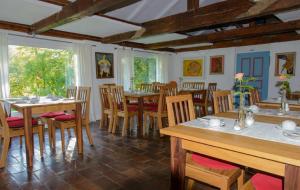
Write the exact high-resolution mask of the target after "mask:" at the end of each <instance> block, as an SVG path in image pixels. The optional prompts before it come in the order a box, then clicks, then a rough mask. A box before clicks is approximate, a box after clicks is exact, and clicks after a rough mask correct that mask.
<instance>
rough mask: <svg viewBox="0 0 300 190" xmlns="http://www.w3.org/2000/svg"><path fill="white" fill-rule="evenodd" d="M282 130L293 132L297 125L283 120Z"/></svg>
mask: <svg viewBox="0 0 300 190" xmlns="http://www.w3.org/2000/svg"><path fill="white" fill-rule="evenodd" d="M281 126H282V129H283V130H288V131H294V130H296V127H297V124H296V123H295V122H294V121H291V120H285V121H283V122H282V124H281Z"/></svg>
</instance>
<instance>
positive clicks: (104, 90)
mask: <svg viewBox="0 0 300 190" xmlns="http://www.w3.org/2000/svg"><path fill="white" fill-rule="evenodd" d="M109 93H110V86H107V85H99V95H100V102H101V108H102V110H106V109H110V108H111V107H110V106H109V99H108V97H109Z"/></svg>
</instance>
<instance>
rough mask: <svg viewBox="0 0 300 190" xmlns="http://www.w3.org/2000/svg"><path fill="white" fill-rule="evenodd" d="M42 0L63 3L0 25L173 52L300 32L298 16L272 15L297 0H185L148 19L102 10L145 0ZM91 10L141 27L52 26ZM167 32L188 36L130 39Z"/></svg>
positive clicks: (289, 36)
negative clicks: (208, 0)
mask: <svg viewBox="0 0 300 190" xmlns="http://www.w3.org/2000/svg"><path fill="white" fill-rule="evenodd" d="M42 1H43V2H46V3H50V4H54V5H58V6H62V9H61V11H59V12H57V13H55V14H53V15H51V16H49V17H47V18H41V20H40V21H38V22H36V23H34V24H32V25H24V24H19V23H9V22H6V21H0V28H1V29H7V30H15V31H20V32H26V33H30V34H39V35H47V36H54V37H62V38H70V39H79V40H92V41H98V42H102V43H108V44H118V45H122V46H128V47H136V48H142V49H149V50H158V51H170V52H184V51H196V50H205V49H213V48H224V47H234V46H245V45H255V44H263V43H273V42H282V41H292V40H299V39H300V35H299V34H297V33H296V32H295V31H297V30H300V20H295V21H289V22H282V21H281V20H280V19H278V18H276V17H275V16H274V14H276V13H280V12H284V11H290V10H296V9H299V8H300V1H299V0H256V1H251V0H226V1H221V2H219V3H215V4H211V5H208V6H204V7H201V6H200V4H199V0H186V1H187V11H186V12H183V13H179V14H175V15H171V16H167V17H163V18H159V19H156V20H151V21H147V22H145V23H132V22H130V21H126V20H122V19H117V18H112V17H108V16H106V15H104V14H105V13H107V12H110V11H113V10H117V9H120V8H122V7H126V6H129V5H131V4H134V3H137V2H139V1H141V0H113V1H111V0H77V1H74V2H70V1H67V0H42ZM92 15H98V16H104V17H108V18H109V19H114V20H118V21H120V22H124V23H129V24H133V25H137V26H140V27H141V29H140V30H138V31H130V32H125V33H121V34H116V35H112V36H107V37H104V38H101V37H98V36H90V35H83V34H77V33H71V32H64V31H58V30H54V28H56V27H58V26H61V25H64V24H67V23H70V22H73V21H75V20H79V19H82V18H83V17H87V16H92ZM208 30H209V31H213V32H210V33H205V32H204V34H197V32H198V33H199V32H200V33H201V32H202V31H208ZM169 33H179V34H184V35H186V36H187V37H186V38H185V39H180V40H171V41H165V42H158V43H151V44H142V43H136V42H132V40H136V39H141V38H145V37H151V36H157V35H162V34H169ZM201 43H205V44H207V43H209V44H210V45H205V46H203V45H199V46H198V44H201ZM185 46H187V47H185ZM188 46H191V47H188ZM175 47H178V48H175Z"/></svg>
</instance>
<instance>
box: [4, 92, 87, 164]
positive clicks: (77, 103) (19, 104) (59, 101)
mask: <svg viewBox="0 0 300 190" xmlns="http://www.w3.org/2000/svg"><path fill="white" fill-rule="evenodd" d="M1 101H2V102H3V105H4V108H5V111H6V114H7V115H8V116H9V115H13V114H14V113H13V112H12V110H14V111H17V112H18V114H22V115H23V119H24V130H25V135H24V136H25V146H26V160H27V165H28V166H29V167H32V166H33V155H34V142H33V131H32V129H33V127H32V122H31V120H32V118H35V117H36V118H38V115H39V114H43V113H47V112H61V111H62V112H63V111H66V110H73V111H74V113H75V116H76V132H77V145H78V146H77V147H78V153H79V154H83V140H82V116H81V104H82V101H81V100H76V99H75V98H63V97H56V96H50V95H49V96H46V97H31V98H29V97H20V98H6V99H2V100H1ZM40 122H41V121H40V120H39V123H40Z"/></svg>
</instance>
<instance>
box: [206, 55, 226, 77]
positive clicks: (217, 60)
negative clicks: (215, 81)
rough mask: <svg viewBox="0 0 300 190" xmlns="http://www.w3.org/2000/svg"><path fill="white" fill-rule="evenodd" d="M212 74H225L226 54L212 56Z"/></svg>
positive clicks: (210, 71)
mask: <svg viewBox="0 0 300 190" xmlns="http://www.w3.org/2000/svg"><path fill="white" fill-rule="evenodd" d="M209 74H210V75H220V74H224V55H217V56H211V57H210V67H209Z"/></svg>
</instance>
